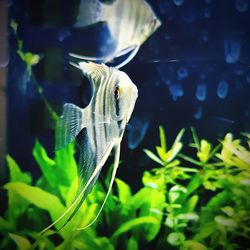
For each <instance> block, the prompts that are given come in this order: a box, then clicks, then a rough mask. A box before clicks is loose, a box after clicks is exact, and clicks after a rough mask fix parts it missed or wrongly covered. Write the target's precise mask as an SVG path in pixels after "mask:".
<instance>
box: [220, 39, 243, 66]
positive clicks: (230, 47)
mask: <svg viewBox="0 0 250 250" xmlns="http://www.w3.org/2000/svg"><path fill="white" fill-rule="evenodd" d="M240 51H241V44H240V41H239V40H238V39H234V38H232V37H230V38H226V39H225V40H224V54H225V60H226V63H235V62H237V61H238V60H239V58H240Z"/></svg>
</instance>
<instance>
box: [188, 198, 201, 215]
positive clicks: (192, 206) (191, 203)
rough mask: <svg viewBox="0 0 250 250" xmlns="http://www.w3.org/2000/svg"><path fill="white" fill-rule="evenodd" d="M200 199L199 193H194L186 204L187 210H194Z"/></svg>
mask: <svg viewBox="0 0 250 250" xmlns="http://www.w3.org/2000/svg"><path fill="white" fill-rule="evenodd" d="M198 200H199V196H198V195H193V196H191V197H190V198H189V199H188V201H187V203H186V204H185V205H186V206H185V207H186V210H185V211H187V212H193V211H194V209H195V207H196V205H197V203H198Z"/></svg>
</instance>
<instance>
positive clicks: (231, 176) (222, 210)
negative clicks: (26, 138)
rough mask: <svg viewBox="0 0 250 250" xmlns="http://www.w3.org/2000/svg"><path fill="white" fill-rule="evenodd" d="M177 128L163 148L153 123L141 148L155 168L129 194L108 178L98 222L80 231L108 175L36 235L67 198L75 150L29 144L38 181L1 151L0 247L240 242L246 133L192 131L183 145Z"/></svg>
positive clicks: (249, 220)
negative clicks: (0, 203) (220, 135)
mask: <svg viewBox="0 0 250 250" xmlns="http://www.w3.org/2000/svg"><path fill="white" fill-rule="evenodd" d="M184 132H185V131H184V129H183V130H181V131H180V132H179V133H178V135H177V137H176V139H175V140H174V142H173V144H172V146H169V145H167V141H166V135H165V132H164V129H163V128H162V127H160V146H157V147H156V153H154V152H153V151H150V150H145V153H146V154H147V155H148V156H149V157H150V158H151V159H152V160H153V161H152V163H151V164H154V163H153V162H155V164H156V165H154V167H153V168H151V170H149V171H144V173H143V176H142V184H143V185H142V187H141V188H140V189H139V190H138V191H137V192H133V191H132V189H131V187H130V186H129V184H128V183H125V182H124V181H122V180H120V179H118V178H116V180H115V182H116V185H115V187H114V190H113V191H112V193H111V195H110V197H109V198H108V201H107V203H106V205H105V207H104V210H103V212H102V214H101V216H100V219H99V220H98V221H97V222H96V223H95V224H93V225H92V226H91V227H90V228H88V229H87V230H81V231H79V230H77V228H79V227H84V226H85V225H86V224H88V222H89V221H91V220H92V219H93V217H94V216H95V214H96V212H97V211H98V208H99V206H100V204H101V203H102V201H103V199H104V197H105V194H106V191H107V187H108V181H109V178H110V172H108V173H107V176H106V178H103V179H102V181H98V182H97V184H96V186H95V187H94V189H93V191H92V192H91V193H90V195H89V196H88V197H87V199H86V201H85V202H84V204H83V206H82V207H81V209H80V210H79V212H78V213H77V214H76V216H75V217H74V218H73V219H72V220H71V221H70V222H69V223H68V224H67V225H66V226H65V227H64V228H63V229H62V230H59V231H53V230H50V231H48V232H47V233H46V234H43V235H41V234H39V232H40V231H41V230H42V229H43V228H44V227H46V226H47V225H48V224H50V223H51V222H53V221H55V220H56V219H57V217H58V216H59V215H60V214H61V213H62V212H63V211H64V210H65V209H66V207H68V206H69V205H70V204H71V202H72V201H73V199H74V198H75V195H76V191H77V172H76V171H77V167H76V161H75V148H76V147H75V145H74V143H72V144H70V145H68V146H67V147H66V148H64V149H62V150H58V151H56V152H55V155H54V156H53V158H51V157H49V156H48V154H47V152H46V150H45V148H44V147H43V146H42V145H41V144H40V143H39V142H38V141H36V143H35V146H34V149H33V156H34V158H35V160H36V162H37V166H38V167H39V169H40V171H41V177H40V178H39V179H38V180H33V179H32V177H31V175H30V174H29V173H25V172H23V171H22V170H21V169H20V167H19V166H18V164H17V163H16V162H15V161H14V159H13V158H11V156H9V155H8V156H7V157H6V161H7V165H8V168H9V182H8V183H6V184H5V185H4V186H3V188H4V190H6V192H7V194H8V204H7V209H6V211H5V214H4V215H3V216H1V217H0V234H1V236H2V238H3V240H2V242H1V243H0V249H21V250H24V249H110V250H112V249H132V250H133V249H201V250H202V249H227V250H228V249H240V245H242V246H244V244H245V246H247V241H248V240H249V235H250V232H249V231H250V213H249V208H250V201H249V197H250V166H249V143H250V139H249V134H244V135H243V138H242V139H234V138H233V135H232V134H230V133H229V134H227V135H226V136H225V137H224V139H222V140H220V141H219V143H218V144H217V145H215V146H213V145H212V143H210V142H209V141H207V140H205V139H201V140H200V139H199V138H198V136H197V134H196V132H195V130H194V129H193V128H192V129H191V132H192V133H191V134H192V140H191V143H190V144H189V145H187V146H186V145H185V144H184V143H183V141H184V140H183V137H184ZM186 133H187V132H186ZM186 149H188V150H189V154H188V155H187V154H186V153H185V152H186V151H185V150H186ZM190 150H191V151H190ZM110 169H112V168H110ZM61 224H63V222H62V223H61ZM61 224H58V225H56V228H55V229H59V228H60V226H61ZM244 241H245V243H244ZM240 242H241V243H240ZM242 242H243V243H242ZM243 249H244V247H243Z"/></svg>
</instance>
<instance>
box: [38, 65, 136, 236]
mask: <svg viewBox="0 0 250 250" xmlns="http://www.w3.org/2000/svg"><path fill="white" fill-rule="evenodd" d="M73 65H74V66H76V67H77V68H79V69H81V70H82V72H83V74H84V76H86V77H87V78H88V79H89V81H90V83H91V85H92V89H93V95H92V98H91V100H90V103H89V105H88V106H87V107H86V108H84V109H82V108H80V107H77V106H76V105H74V104H71V103H66V104H64V106H63V114H62V116H61V117H60V119H59V121H58V123H57V131H58V132H57V133H56V147H57V149H60V148H63V147H65V146H66V145H67V144H69V143H70V142H72V141H73V140H75V138H76V136H77V135H78V134H79V133H80V131H82V135H81V137H82V138H81V142H80V159H79V163H78V179H79V185H78V192H77V196H76V198H75V200H74V202H73V203H72V205H71V206H70V207H69V208H68V209H67V210H66V211H65V212H64V213H63V214H62V215H61V216H60V217H59V218H58V219H57V220H56V221H55V222H54V223H52V224H51V225H49V226H48V227H47V228H45V229H44V230H43V231H42V232H45V231H47V230H48V229H49V228H51V227H52V226H53V225H55V224H56V223H57V222H59V221H60V220H61V219H62V218H64V216H65V215H66V214H68V213H69V212H70V211H71V210H73V212H72V213H71V215H70V216H69V218H68V219H67V221H66V222H65V223H64V225H65V224H66V223H67V222H68V221H70V220H71V219H72V217H73V216H74V215H75V213H76V212H77V210H78V209H79V208H80V206H81V204H82V203H83V201H84V200H85V198H86V197H87V195H88V194H89V193H90V192H91V190H92V188H93V186H94V184H95V182H96V180H97V178H98V175H99V173H100V171H101V169H102V167H103V165H104V163H105V162H106V160H107V158H108V157H109V155H110V153H111V151H112V149H114V151H115V159H114V167H113V172H112V176H111V179H110V185H109V188H108V191H107V194H106V197H105V199H104V201H103V204H102V205H101V208H100V210H99V212H98V213H97V215H96V217H95V219H94V220H93V221H92V222H91V223H90V224H88V225H87V226H86V227H88V226H90V225H92V224H93V223H94V221H95V220H96V219H97V217H98V216H99V214H100V212H101V210H102V208H103V206H104V204H105V202H106V200H107V197H108V195H109V193H110V191H111V187H112V184H113V182H114V178H115V175H116V171H117V168H118V163H119V158H120V144H121V141H122V137H123V134H124V131H125V127H126V124H127V123H128V120H129V119H130V116H131V114H132V111H133V109H134V106H135V102H136V99H137V87H136V86H135V85H134V84H133V83H132V81H131V80H130V78H129V77H128V75H127V74H125V73H124V72H122V71H119V70H118V69H116V68H112V67H107V66H106V65H104V64H96V63H93V62H89V63H86V62H80V63H79V64H78V65H76V64H73ZM86 227H84V228H86Z"/></svg>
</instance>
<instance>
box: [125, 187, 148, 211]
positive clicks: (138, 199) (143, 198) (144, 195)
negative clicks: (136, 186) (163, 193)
mask: <svg viewBox="0 0 250 250" xmlns="http://www.w3.org/2000/svg"><path fill="white" fill-rule="evenodd" d="M149 199H150V189H149V188H146V187H144V188H141V189H140V190H139V191H138V192H137V193H136V194H134V195H133V196H132V197H131V199H130V200H128V205H129V206H132V207H133V209H134V210H136V209H138V208H140V207H141V206H142V205H143V204H144V203H145V202H148V201H149Z"/></svg>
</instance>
